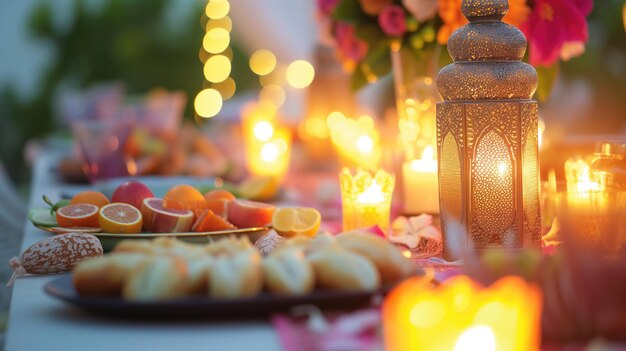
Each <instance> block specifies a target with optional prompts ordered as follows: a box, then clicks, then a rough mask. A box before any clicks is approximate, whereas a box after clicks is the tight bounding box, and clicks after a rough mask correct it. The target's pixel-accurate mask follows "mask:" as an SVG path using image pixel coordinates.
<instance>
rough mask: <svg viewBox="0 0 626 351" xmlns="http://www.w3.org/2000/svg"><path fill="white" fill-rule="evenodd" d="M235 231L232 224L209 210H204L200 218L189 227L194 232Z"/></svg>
mask: <svg viewBox="0 0 626 351" xmlns="http://www.w3.org/2000/svg"><path fill="white" fill-rule="evenodd" d="M232 229H237V227H235V226H234V225H232V223H230V222H229V221H227V220H225V219H224V218H222V217H220V216H218V215H217V214H215V213H213V211H211V210H204V212H202V214H201V215H200V217H198V219H197V220H196V222H195V223H194V224H193V227H191V230H192V231H194V232H212V231H217V230H232Z"/></svg>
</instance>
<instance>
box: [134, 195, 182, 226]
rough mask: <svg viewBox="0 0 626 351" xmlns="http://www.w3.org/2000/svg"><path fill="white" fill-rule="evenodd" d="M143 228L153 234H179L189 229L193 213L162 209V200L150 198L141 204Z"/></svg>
mask: <svg viewBox="0 0 626 351" xmlns="http://www.w3.org/2000/svg"><path fill="white" fill-rule="evenodd" d="M141 213H142V214H143V227H144V228H145V229H146V230H147V231H149V232H153V233H180V232H186V231H189V229H191V225H192V224H193V217H194V215H193V212H192V211H191V210H183V209H180V210H174V209H166V208H164V207H163V199H159V198H158V197H150V198H147V199H144V200H143V203H142V204H141Z"/></svg>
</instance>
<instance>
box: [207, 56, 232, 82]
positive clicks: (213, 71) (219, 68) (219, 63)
mask: <svg viewBox="0 0 626 351" xmlns="http://www.w3.org/2000/svg"><path fill="white" fill-rule="evenodd" d="M230 69H231V66H230V60H229V59H228V57H226V56H224V55H215V56H212V57H210V58H209V59H208V60H206V62H205V64H204V77H205V78H206V80H208V81H209V82H213V83H219V82H222V81H224V80H225V79H226V78H228V75H229V74H230Z"/></svg>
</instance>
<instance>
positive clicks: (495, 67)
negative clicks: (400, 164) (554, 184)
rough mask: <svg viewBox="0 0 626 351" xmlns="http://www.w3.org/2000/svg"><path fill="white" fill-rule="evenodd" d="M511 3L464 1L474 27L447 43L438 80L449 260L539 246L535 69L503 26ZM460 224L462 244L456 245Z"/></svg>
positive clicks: (513, 31)
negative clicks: (461, 248)
mask: <svg viewBox="0 0 626 351" xmlns="http://www.w3.org/2000/svg"><path fill="white" fill-rule="evenodd" d="M507 10H508V2H507V0H464V1H463V4H462V11H463V15H464V16H465V17H467V19H468V20H469V21H470V23H468V24H467V25H465V26H463V27H461V28H459V29H458V30H457V31H455V32H454V33H453V34H452V35H451V37H450V39H449V41H448V51H449V53H450V56H451V57H452V59H453V60H454V63H452V64H450V65H448V66H446V67H444V68H443V69H442V70H441V72H440V73H439V76H438V77H437V87H438V88H439V92H440V93H441V95H442V97H443V100H444V101H442V102H440V103H438V104H437V146H438V155H439V177H440V180H439V198H440V204H441V205H440V206H441V216H442V217H441V222H442V229H443V232H444V239H445V240H444V242H445V245H446V248H447V257H448V258H454V259H456V258H459V255H460V253H459V252H458V251H457V252H456V253H451V252H450V249H449V248H450V247H452V246H457V245H458V243H457V242H454V243H451V241H454V240H466V245H467V246H466V247H467V248H469V249H481V248H494V247H500V248H520V247H522V246H524V245H529V244H530V245H532V246H534V245H537V244H538V243H539V239H540V229H541V218H540V213H539V184H538V183H539V178H538V168H539V164H538V139H537V134H538V127H537V103H536V102H535V101H533V100H531V97H532V95H533V94H534V92H535V90H536V88H537V73H536V71H535V69H534V68H533V67H532V66H530V65H528V64H526V63H523V62H521V59H522V57H523V56H524V53H525V51H526V38H525V37H524V35H523V34H522V32H521V31H520V30H519V29H517V28H516V27H514V26H511V25H508V24H505V23H502V22H501V19H502V18H503V17H504V15H505V14H506V12H507ZM453 222H459V223H461V225H462V227H463V228H464V229H465V231H466V233H467V237H465V238H458V237H457V238H454V239H453V238H452V237H451V230H450V226H451V224H452V223H453Z"/></svg>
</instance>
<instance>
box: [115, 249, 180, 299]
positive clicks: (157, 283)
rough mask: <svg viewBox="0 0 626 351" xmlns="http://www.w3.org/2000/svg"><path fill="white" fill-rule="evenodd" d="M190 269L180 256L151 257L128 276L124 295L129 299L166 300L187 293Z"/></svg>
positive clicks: (123, 291)
mask: <svg viewBox="0 0 626 351" xmlns="http://www.w3.org/2000/svg"><path fill="white" fill-rule="evenodd" d="M188 278H189V269H188V268H187V264H186V263H185V261H184V260H183V259H182V258H180V257H175V256H165V257H156V256H153V257H150V258H149V259H148V260H145V261H144V262H142V263H141V264H140V265H139V266H138V267H136V268H135V269H134V270H133V271H132V272H131V273H130V274H129V275H128V277H127V278H126V281H125V282H124V287H123V289H122V296H123V297H124V298H126V299H129V300H142V301H153V300H165V299H174V298H179V297H183V296H185V295H186V293H187V284H188Z"/></svg>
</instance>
